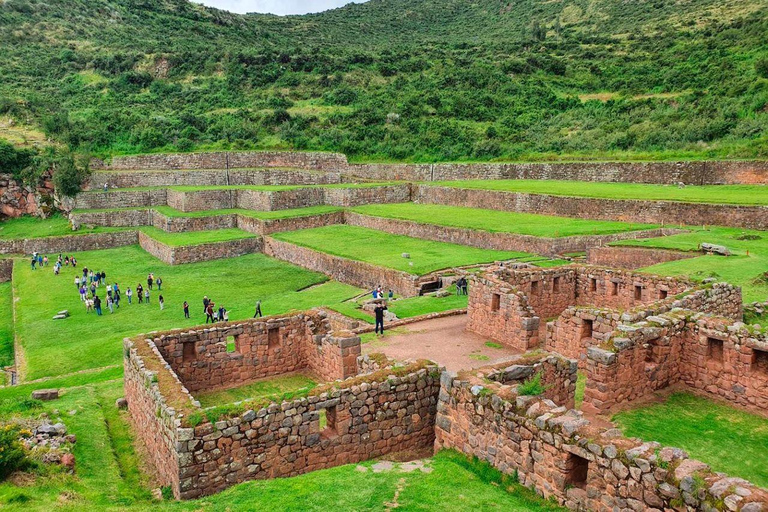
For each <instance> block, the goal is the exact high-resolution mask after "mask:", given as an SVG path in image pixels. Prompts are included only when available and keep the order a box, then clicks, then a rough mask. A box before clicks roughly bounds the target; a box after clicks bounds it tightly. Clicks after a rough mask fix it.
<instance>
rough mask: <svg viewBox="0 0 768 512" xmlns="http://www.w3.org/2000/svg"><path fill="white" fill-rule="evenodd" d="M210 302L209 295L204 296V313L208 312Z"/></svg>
mask: <svg viewBox="0 0 768 512" xmlns="http://www.w3.org/2000/svg"><path fill="white" fill-rule="evenodd" d="M210 302H211V300H210V299H209V298H208V296H207V295H206V296H205V297H203V314H204V315H205V314H206V313H208V304H210Z"/></svg>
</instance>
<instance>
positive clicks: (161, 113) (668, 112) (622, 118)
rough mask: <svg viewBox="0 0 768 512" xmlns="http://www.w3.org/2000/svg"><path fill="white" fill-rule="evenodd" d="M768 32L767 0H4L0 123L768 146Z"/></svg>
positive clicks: (709, 149) (389, 145) (511, 143)
mask: <svg viewBox="0 0 768 512" xmlns="http://www.w3.org/2000/svg"><path fill="white" fill-rule="evenodd" d="M766 33H768V2H767V1H765V0H653V1H642V2H626V1H625V0H569V1H567V2H566V1H564V0H561V1H545V0H517V1H509V0H504V1H500V0H476V1H474V2H468V1H467V0H372V1H370V2H368V3H365V4H353V5H350V6H347V7H345V8H342V9H337V10H333V11H329V12H326V13H321V14H315V15H307V16H292V17H285V18H280V17H276V16H267V15H245V16H242V15H236V14H231V13H227V12H223V11H217V10H215V9H210V8H206V7H202V6H199V5H197V4H192V3H190V2H187V1H184V0H66V1H65V0H45V1H43V0H0V45H1V46H2V49H3V51H2V52H0V120H1V119H2V118H3V117H5V118H12V119H14V120H15V122H16V123H17V124H19V125H23V126H30V127H36V128H39V129H42V131H43V132H44V133H45V134H46V135H47V136H48V137H50V138H52V139H53V140H57V141H59V142H62V143H65V144H68V145H69V146H70V147H71V148H73V149H76V150H80V151H84V152H92V153H95V154H99V155H109V154H118V153H136V152H149V151H172V150H173V151H176V150H182V151H186V150H191V149H213V148H231V149H249V148H256V149H262V148H263V149H266V148H284V149H313V150H329V151H341V152H344V153H347V154H349V155H350V157H351V158H353V159H357V160H364V159H367V160H406V161H409V160H410V161H435V160H473V159H476V160H488V159H533V160H535V159H554V158H577V159H583V158H592V159H594V158H680V157H684V158H752V157H768V38H766V37H765V34H766ZM0 124H1V123H0ZM0 137H2V131H0Z"/></svg>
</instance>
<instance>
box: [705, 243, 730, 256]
mask: <svg viewBox="0 0 768 512" xmlns="http://www.w3.org/2000/svg"><path fill="white" fill-rule="evenodd" d="M701 250H702V251H705V252H709V253H714V254H720V255H722V256H730V255H731V251H729V250H728V248H727V247H725V246H724V245H716V244H709V243H706V242H704V243H702V244H701Z"/></svg>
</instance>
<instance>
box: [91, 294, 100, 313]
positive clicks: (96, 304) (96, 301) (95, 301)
mask: <svg viewBox="0 0 768 512" xmlns="http://www.w3.org/2000/svg"><path fill="white" fill-rule="evenodd" d="M93 309H95V310H96V314H97V315H99V316H101V299H100V298H99V296H98V295H94V296H93Z"/></svg>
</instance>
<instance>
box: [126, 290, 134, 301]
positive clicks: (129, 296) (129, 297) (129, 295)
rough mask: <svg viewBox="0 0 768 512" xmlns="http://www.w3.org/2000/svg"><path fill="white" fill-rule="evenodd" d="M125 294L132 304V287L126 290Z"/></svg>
mask: <svg viewBox="0 0 768 512" xmlns="http://www.w3.org/2000/svg"><path fill="white" fill-rule="evenodd" d="M125 296H126V297H128V304H131V299H132V298H133V292H132V291H131V289H130V287H129V288H128V289H127V290H125Z"/></svg>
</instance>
